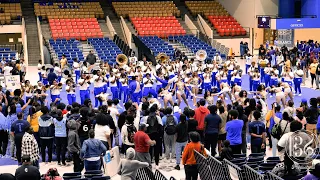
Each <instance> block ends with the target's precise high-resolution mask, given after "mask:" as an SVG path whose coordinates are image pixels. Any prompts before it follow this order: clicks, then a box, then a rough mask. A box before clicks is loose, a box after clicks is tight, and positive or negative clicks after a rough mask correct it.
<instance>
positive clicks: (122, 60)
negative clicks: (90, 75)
mask: <svg viewBox="0 0 320 180" xmlns="http://www.w3.org/2000/svg"><path fill="white" fill-rule="evenodd" d="M116 61H117V63H118V64H119V66H120V67H122V66H124V65H126V64H128V57H127V56H126V55H125V54H118V56H117V58H116Z"/></svg>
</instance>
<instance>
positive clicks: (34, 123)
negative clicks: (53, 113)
mask: <svg viewBox="0 0 320 180" xmlns="http://www.w3.org/2000/svg"><path fill="white" fill-rule="evenodd" d="M40 116H42V112H41V111H40V106H38V107H32V108H30V109H29V115H28V118H27V121H28V122H29V123H30V126H31V127H32V129H33V136H34V137H35V138H36V140H37V142H38V145H39V143H40V137H39V117H40Z"/></svg>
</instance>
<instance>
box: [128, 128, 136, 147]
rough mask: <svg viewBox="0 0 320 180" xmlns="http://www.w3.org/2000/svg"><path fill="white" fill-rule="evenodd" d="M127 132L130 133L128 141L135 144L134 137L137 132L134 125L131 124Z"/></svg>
mask: <svg viewBox="0 0 320 180" xmlns="http://www.w3.org/2000/svg"><path fill="white" fill-rule="evenodd" d="M127 131H128V141H129V142H130V143H134V135H135V134H136V132H137V129H136V127H134V125H132V124H131V125H129V126H127Z"/></svg>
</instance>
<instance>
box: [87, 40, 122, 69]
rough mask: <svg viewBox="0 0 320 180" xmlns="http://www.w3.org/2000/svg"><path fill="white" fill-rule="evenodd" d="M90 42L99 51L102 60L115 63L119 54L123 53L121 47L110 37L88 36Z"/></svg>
mask: <svg viewBox="0 0 320 180" xmlns="http://www.w3.org/2000/svg"><path fill="white" fill-rule="evenodd" d="M87 41H88V44H90V45H91V46H92V47H93V48H94V49H95V51H96V52H97V55H98V57H99V58H100V60H102V61H104V62H108V63H109V64H115V63H116V58H117V55H119V54H122V51H121V49H120V48H119V47H118V46H117V45H116V44H115V43H114V42H113V41H112V40H111V39H109V38H88V40H87Z"/></svg>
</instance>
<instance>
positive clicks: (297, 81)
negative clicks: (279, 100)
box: [293, 69, 304, 96]
mask: <svg viewBox="0 0 320 180" xmlns="http://www.w3.org/2000/svg"><path fill="white" fill-rule="evenodd" d="M303 74H304V72H303V70H302V69H297V70H295V71H294V80H293V82H294V90H295V94H298V93H299V96H301V83H302V77H303Z"/></svg>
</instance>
